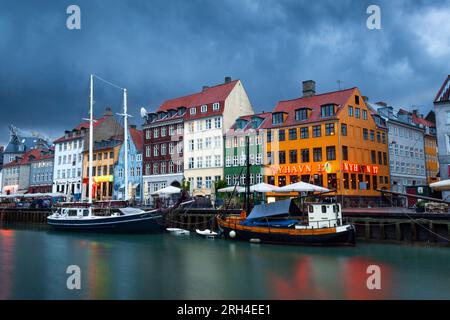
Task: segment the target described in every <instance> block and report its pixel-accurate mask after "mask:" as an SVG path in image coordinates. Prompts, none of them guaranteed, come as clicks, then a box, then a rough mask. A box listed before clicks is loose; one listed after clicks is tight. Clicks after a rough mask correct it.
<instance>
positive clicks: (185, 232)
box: [166, 228, 191, 235]
mask: <svg viewBox="0 0 450 320" xmlns="http://www.w3.org/2000/svg"><path fill="white" fill-rule="evenodd" d="M166 231H169V232H170V233H173V234H176V235H181V234H184V235H189V234H190V233H191V232H190V231H189V230H184V229H180V228H167V229H166Z"/></svg>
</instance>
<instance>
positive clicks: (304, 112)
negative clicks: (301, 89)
mask: <svg viewBox="0 0 450 320" xmlns="http://www.w3.org/2000/svg"><path fill="white" fill-rule="evenodd" d="M307 119H308V109H306V108H302V109H297V110H295V120H297V121H303V120H307Z"/></svg>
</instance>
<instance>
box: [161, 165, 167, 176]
mask: <svg viewBox="0 0 450 320" xmlns="http://www.w3.org/2000/svg"><path fill="white" fill-rule="evenodd" d="M166 168H167V164H166V163H165V162H162V163H161V173H162V174H165V173H166Z"/></svg>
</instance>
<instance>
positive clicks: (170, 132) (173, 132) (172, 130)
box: [169, 125, 175, 136]
mask: <svg viewBox="0 0 450 320" xmlns="http://www.w3.org/2000/svg"><path fill="white" fill-rule="evenodd" d="M174 134H175V127H174V126H173V125H170V126H169V136H173V135H174Z"/></svg>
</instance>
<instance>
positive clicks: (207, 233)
mask: <svg viewBox="0 0 450 320" xmlns="http://www.w3.org/2000/svg"><path fill="white" fill-rule="evenodd" d="M195 232H196V233H197V234H198V235H201V236H203V237H206V238H215V237H217V236H218V235H219V234H218V233H217V232H214V231H211V230H209V229H205V230H199V229H197V230H195Z"/></svg>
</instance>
